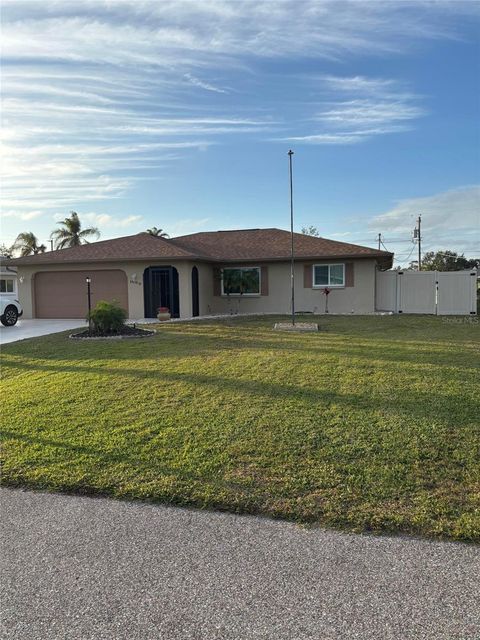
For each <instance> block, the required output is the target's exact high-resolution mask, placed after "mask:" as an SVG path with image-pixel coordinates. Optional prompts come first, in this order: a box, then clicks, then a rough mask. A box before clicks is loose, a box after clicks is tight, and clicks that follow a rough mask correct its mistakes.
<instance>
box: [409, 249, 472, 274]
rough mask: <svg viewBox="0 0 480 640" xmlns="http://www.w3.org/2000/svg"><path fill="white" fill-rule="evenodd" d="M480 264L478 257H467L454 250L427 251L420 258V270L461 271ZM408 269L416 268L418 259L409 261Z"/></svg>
mask: <svg viewBox="0 0 480 640" xmlns="http://www.w3.org/2000/svg"><path fill="white" fill-rule="evenodd" d="M479 264H480V259H479V258H473V259H468V258H465V256H464V255H463V253H462V254H461V255H458V253H456V252H455V251H449V250H445V251H428V252H427V253H425V254H424V256H423V258H422V267H421V270H422V271H463V270H464V269H474V268H476V267H477V266H478V265H479ZM409 268H410V269H418V261H416V260H414V261H413V262H410V265H409Z"/></svg>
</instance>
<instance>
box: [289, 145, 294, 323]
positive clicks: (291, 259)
mask: <svg viewBox="0 0 480 640" xmlns="http://www.w3.org/2000/svg"><path fill="white" fill-rule="evenodd" d="M292 156H293V151H292V150H291V149H290V151H289V152H288V160H289V167H290V235H291V254H290V278H291V287H292V325H294V324H295V258H294V251H293V250H294V247H293V171H292Z"/></svg>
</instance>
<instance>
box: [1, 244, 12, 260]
mask: <svg viewBox="0 0 480 640" xmlns="http://www.w3.org/2000/svg"><path fill="white" fill-rule="evenodd" d="M0 256H1V257H2V258H13V250H12V247H7V245H6V244H4V243H3V242H2V244H0Z"/></svg>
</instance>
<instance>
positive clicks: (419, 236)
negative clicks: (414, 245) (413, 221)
mask: <svg viewBox="0 0 480 640" xmlns="http://www.w3.org/2000/svg"><path fill="white" fill-rule="evenodd" d="M421 224H422V216H421V215H419V216H418V220H417V240H418V270H419V271H420V270H421V268H422V233H421V231H420V228H421V226H420V225H421Z"/></svg>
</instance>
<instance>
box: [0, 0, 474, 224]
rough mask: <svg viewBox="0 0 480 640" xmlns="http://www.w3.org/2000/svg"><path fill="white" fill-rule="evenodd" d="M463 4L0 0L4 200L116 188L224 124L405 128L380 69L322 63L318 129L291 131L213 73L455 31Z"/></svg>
mask: <svg viewBox="0 0 480 640" xmlns="http://www.w3.org/2000/svg"><path fill="white" fill-rule="evenodd" d="M459 5H460V6H459ZM476 11H477V10H476V9H475V7H474V5H473V3H472V4H471V5H470V4H465V5H464V4H463V3H458V2H457V3H455V4H454V5H452V6H450V5H449V4H448V3H443V4H442V7H441V9H438V8H436V7H434V6H433V5H431V4H430V3H426V4H424V3H406V4H405V3H402V4H401V5H400V4H399V3H386V2H366V3H364V2H362V3H360V2H356V1H345V2H342V4H341V9H339V4H338V2H337V1H336V0H304V1H303V2H302V4H301V10H299V7H298V2H296V0H295V1H294V0H285V1H284V2H277V3H273V2H271V1H270V0H258V1H257V2H255V3H253V2H241V1H238V2H232V1H231V0H210V1H208V2H206V1H205V2H190V1H183V0H175V1H174V2H169V1H167V0H165V1H162V2H151V1H146V2H145V1H141V0H123V1H122V2H110V1H103V2H102V1H100V0H84V1H83V2H57V1H55V0H44V1H42V2H37V1H36V0H30V1H29V0H13V1H11V0H4V1H3V3H2V67H3V68H2V74H3V86H2V93H3V106H2V118H3V125H4V130H5V133H4V141H5V147H4V148H3V151H2V154H1V155H2V163H3V171H4V183H3V189H4V195H5V198H6V203H4V207H6V208H8V210H9V211H14V212H15V215H16V216H17V217H21V216H25V215H28V213H29V212H32V211H50V212H52V211H57V210H58V209H63V208H65V207H70V206H71V207H78V208H81V207H79V205H81V203H84V202H95V201H105V200H112V199H115V198H116V199H118V198H121V197H124V196H125V195H126V194H128V193H129V192H131V190H133V189H134V188H135V187H136V186H138V185H139V184H140V180H141V179H145V178H147V179H148V178H149V177H151V176H154V177H155V179H156V180H160V179H162V177H163V172H164V170H166V169H167V167H170V166H171V164H172V162H174V161H176V160H178V159H179V158H182V157H184V156H185V155H187V154H193V153H197V152H201V151H203V150H205V149H206V148H207V147H208V146H209V145H211V144H213V143H214V142H215V141H216V140H218V139H226V137H227V136H230V135H235V134H238V135H242V134H257V137H258V135H259V134H260V132H262V135H263V132H265V131H271V130H273V129H275V130H278V129H280V130H281V133H282V134H283V135H284V136H287V135H290V136H291V137H290V138H288V139H290V140H295V141H297V142H305V143H310V144H356V143H360V142H362V141H364V140H367V139H369V138H371V137H372V136H375V135H382V134H385V133H393V132H399V131H402V130H405V128H406V127H407V126H409V123H412V122H413V121H414V120H415V118H417V117H419V116H420V115H422V109H421V108H420V107H419V106H418V105H417V104H416V100H417V99H416V98H415V97H414V96H413V95H412V94H409V93H407V92H406V90H405V88H404V87H402V86H400V85H399V84H398V83H396V82H394V81H393V80H391V79H384V78H366V77H363V76H359V75H357V76H352V77H344V78H341V77H335V76H325V77H323V79H322V80H321V83H322V86H323V89H324V90H325V91H326V92H327V93H328V92H330V94H329V99H330V100H329V101H328V102H327V101H326V100H322V102H321V104H319V105H318V106H317V112H316V114H313V113H309V114H308V118H309V121H310V125H311V123H313V122H315V120H314V119H313V118H314V117H316V124H315V126H317V127H318V126H319V124H320V125H321V126H322V127H323V128H324V130H323V129H322V130H315V131H311V130H308V131H303V130H302V131H293V132H291V131H290V129H286V125H284V124H282V122H283V121H284V120H286V118H284V117H283V116H282V114H281V113H280V116H278V115H275V113H273V114H270V113H268V110H266V111H260V113H262V114H263V116H262V117H258V113H259V111H258V110H257V109H256V108H255V109H254V108H252V110H251V111H250V112H249V108H247V107H246V106H244V108H243V110H242V111H239V110H238V104H239V101H238V99H237V95H238V92H237V90H235V91H233V90H231V89H230V88H229V87H227V83H226V82H225V79H226V76H227V74H228V76H231V75H232V74H233V73H243V74H244V75H245V76H248V77H255V76H256V74H257V73H258V71H259V62H260V61H262V60H265V59H288V60H294V59H298V58H303V57H305V56H308V57H309V58H310V59H319V58H325V59H334V60H343V59H346V58H350V57H352V56H360V55H364V54H368V55H384V54H385V53H388V52H395V53H402V52H404V51H408V50H409V49H410V48H411V46H412V44H414V43H415V42H417V41H419V40H423V39H435V38H445V37H448V38H452V37H457V35H456V33H455V24H454V21H452V20H451V18H452V16H455V15H456V14H458V13H460V12H463V13H464V14H469V13H473V12H476ZM263 66H265V65H263ZM263 73H265V72H263ZM210 94H215V96H212V95H210ZM233 94H237V95H233ZM334 94H336V97H335V95H334ZM338 94H341V98H339V97H338ZM208 98H210V99H212V98H214V102H211V103H206V102H202V101H205V100H207V99H208ZM278 110H279V111H281V107H278ZM305 119H306V118H305V117H304V116H302V120H303V121H305ZM279 135H280V134H279Z"/></svg>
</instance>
